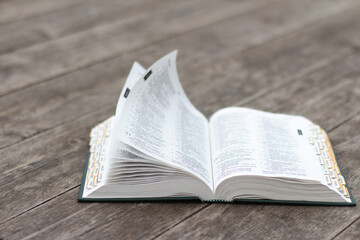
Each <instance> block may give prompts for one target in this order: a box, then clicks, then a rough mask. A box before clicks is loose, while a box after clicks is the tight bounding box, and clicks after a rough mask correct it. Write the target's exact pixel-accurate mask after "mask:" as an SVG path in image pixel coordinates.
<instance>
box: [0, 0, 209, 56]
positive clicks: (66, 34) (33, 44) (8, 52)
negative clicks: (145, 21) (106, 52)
mask: <svg viewBox="0 0 360 240" xmlns="http://www.w3.org/2000/svg"><path fill="white" fill-rule="evenodd" d="M97 1H98V0H93V1H89V2H84V3H82V4H79V5H75V6H73V7H69V8H65V9H60V10H59V11H55V12H52V13H49V14H44V15H40V16H36V17H34V18H37V17H39V18H41V17H44V16H46V15H52V14H56V13H58V12H61V11H63V10H68V9H71V8H78V7H80V6H83V5H89V4H91V3H94V2H97ZM197 1H200V2H201V1H203V0H197ZM179 4H180V3H179V2H176V3H175V4H173V5H168V6H166V7H165V8H162V9H156V10H149V11H145V12H141V13H140V14H138V15H137V16H126V17H124V18H121V17H118V18H115V19H109V20H108V21H106V22H102V23H100V24H95V25H94V26H92V27H89V28H85V29H78V30H77V31H73V32H69V33H65V34H62V35H61V36H59V37H56V38H47V39H44V40H40V41H37V42H35V43H32V44H29V45H26V46H22V47H20V48H17V49H15V50H13V49H9V50H7V51H1V50H0V56H2V55H6V54H11V53H14V52H17V51H20V50H25V49H27V48H31V47H35V46H37V45H41V44H45V43H48V42H51V41H54V40H58V39H62V38H67V37H69V36H72V35H76V34H79V33H83V32H87V31H89V30H91V28H95V27H103V26H106V25H112V24H114V22H122V21H127V20H129V19H135V18H139V16H140V15H141V16H143V15H144V16H147V15H151V14H154V13H157V12H161V11H164V10H168V9H170V8H173V7H176V6H178V5H179ZM26 20H28V19H26ZM21 21H22V20H21ZM14 23H17V22H14ZM11 24H13V23H11ZM7 25H10V24H7ZM1 27H2V26H1V25H0V28H1Z"/></svg>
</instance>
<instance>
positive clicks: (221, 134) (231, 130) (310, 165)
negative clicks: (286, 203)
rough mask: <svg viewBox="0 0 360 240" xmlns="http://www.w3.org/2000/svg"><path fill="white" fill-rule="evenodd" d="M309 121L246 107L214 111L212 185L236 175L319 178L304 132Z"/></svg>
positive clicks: (314, 159)
mask: <svg viewBox="0 0 360 240" xmlns="http://www.w3.org/2000/svg"><path fill="white" fill-rule="evenodd" d="M309 123H311V122H310V121H309V120H307V119H305V118H303V117H300V116H290V115H285V114H274V113H266V112H262V111H257V110H252V109H246V108H236V107H231V108H225V109H222V110H220V111H218V112H216V113H215V114H214V115H213V116H212V117H211V119H210V133H211V148H212V157H213V172H214V183H215V186H217V185H218V184H219V183H220V182H221V181H223V180H225V179H227V178H229V177H232V176H238V175H261V176H275V177H289V178H300V179H307V180H318V181H320V180H321V179H319V178H320V177H319V176H321V174H319V168H318V166H317V165H318V164H317V159H316V155H315V153H314V148H313V147H312V146H311V144H309V143H308V141H307V139H306V136H305V135H307V134H308V131H309V130H308V129H309ZM299 129H300V130H301V132H302V133H303V135H299V134H298V130H299Z"/></svg>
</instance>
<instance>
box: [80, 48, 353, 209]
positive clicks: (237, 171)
mask: <svg viewBox="0 0 360 240" xmlns="http://www.w3.org/2000/svg"><path fill="white" fill-rule="evenodd" d="M176 56H177V51H174V52H172V53H170V54H168V55H166V56H164V57H162V58H161V59H160V60H158V61H157V62H155V63H154V64H153V65H152V66H151V67H150V68H149V69H147V70H146V69H144V68H143V67H142V66H141V65H140V64H138V63H137V62H135V63H134V65H133V67H132V69H131V71H130V74H129V76H128V79H127V81H126V83H125V86H124V87H123V90H122V92H121V95H120V97H119V100H118V103H117V107H116V114H115V116H112V117H110V118H109V119H107V120H105V121H104V122H102V123H100V124H98V125H96V126H95V127H94V128H93V129H92V130H91V133H90V147H89V154H88V159H87V161H86V164H85V170H84V175H83V178H82V183H81V188H80V192H79V200H80V201H131V200H138V201H139V200H140V201H143V200H171V199H175V200H179V199H195V198H196V199H201V200H203V201H224V202H233V201H250V202H254V201H255V202H275V203H276V202H286V203H301V204H326V205H355V201H354V199H353V197H352V195H351V193H350V190H349V188H348V185H347V184H346V181H345V179H344V177H343V174H342V173H341V170H340V168H339V166H338V163H337V161H336V159H335V155H334V152H333V149H332V147H331V143H330V141H329V139H328V136H327V134H326V133H325V131H324V130H323V129H321V128H320V127H319V126H318V125H315V124H314V123H312V122H311V121H310V120H308V119H306V118H304V117H301V116H291V115H286V114H275V113H268V112H263V111H258V110H253V109H248V108H241V107H228V108H224V109H221V110H219V111H217V112H216V113H214V114H213V115H212V116H211V118H210V119H207V118H206V117H205V116H204V115H203V114H202V113H201V112H199V111H198V110H197V109H196V108H195V107H194V106H193V105H192V103H191V102H190V101H189V99H188V97H187V96H186V94H185V92H184V90H183V88H182V86H181V84H180V82H179V78H178V74H177V70H176Z"/></svg>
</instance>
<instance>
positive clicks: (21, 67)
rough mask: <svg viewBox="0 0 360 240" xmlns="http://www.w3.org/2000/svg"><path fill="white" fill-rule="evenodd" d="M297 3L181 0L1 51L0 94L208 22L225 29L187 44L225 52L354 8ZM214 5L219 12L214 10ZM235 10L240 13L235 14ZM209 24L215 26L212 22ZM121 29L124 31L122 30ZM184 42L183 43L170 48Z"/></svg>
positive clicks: (347, 0)
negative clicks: (206, 45) (263, 5)
mask: <svg viewBox="0 0 360 240" xmlns="http://www.w3.org/2000/svg"><path fill="white" fill-rule="evenodd" d="M296 2H297V1H294V0H292V1H277V2H275V3H273V4H271V5H270V6H268V7H266V8H260V9H259V10H254V11H252V12H251V13H247V14H241V13H243V12H244V11H246V10H247V6H248V5H247V4H237V3H234V2H231V1H230V2H224V1H214V2H213V1H211V2H209V3H208V4H206V5H205V6H204V4H201V3H198V2H197V1H196V2H192V1H191V2H188V1H186V2H182V3H181V5H177V7H176V8H173V9H172V10H171V9H166V10H162V11H159V12H158V13H157V14H148V15H147V16H142V17H138V18H135V19H133V20H129V21H115V22H114V23H112V24H107V25H104V26H99V27H96V28H93V29H91V30H89V31H84V32H80V33H78V34H73V35H71V36H69V37H65V38H60V39H56V40H54V41H49V42H45V43H44V44H40V45H36V46H33V47H29V48H26V49H23V50H19V51H16V52H15V53H13V54H5V55H2V56H0V69H1V71H0V73H2V75H1V76H0V79H2V88H1V89H0V95H4V94H7V93H9V92H13V91H15V90H17V89H21V88H24V87H26V86H29V85H33V84H35V83H38V82H41V81H45V80H49V79H51V78H54V77H56V76H59V75H63V74H65V73H69V72H72V71H75V70H77V69H79V68H83V67H86V66H89V65H91V64H94V63H98V62H102V61H104V60H107V59H111V58H114V57H117V56H119V55H122V54H124V53H128V52H131V51H134V50H137V49H140V48H143V47H145V46H149V45H151V44H154V43H156V42H159V41H162V40H166V39H169V38H172V37H175V36H179V35H181V34H184V33H186V32H191V31H194V30H195V29H199V28H201V27H204V26H207V25H211V26H209V27H212V28H211V29H213V30H214V29H224V30H223V32H222V33H223V34H222V35H215V34H214V33H212V32H207V34H204V35H202V36H201V38H199V39H197V40H196V41H195V42H194V41H192V42H191V43H190V44H194V43H198V44H200V45H201V43H203V42H209V44H211V43H212V48H211V50H218V51H219V50H220V49H221V51H220V52H221V53H222V54H228V53H230V52H232V51H234V50H236V49H237V43H238V41H241V39H243V38H246V39H248V42H247V47H250V46H254V45H257V44H259V43H261V42H264V41H266V40H268V38H267V37H268V36H274V35H275V36H276V35H279V34H284V33H286V31H287V30H289V28H290V29H294V28H296V27H302V26H304V25H306V24H310V23H312V22H314V21H316V20H319V19H322V18H324V17H326V16H329V15H332V14H336V13H340V12H343V11H344V10H346V9H350V8H353V7H354V5H355V3H356V1H355V0H344V1H332V0H320V1H316V2H313V1H310V0H306V1H302V3H301V4H300V3H296ZM329 3H332V4H329ZM310 6H311V7H310ZM219 8H221V9H222V11H218V9H219ZM250 8H251V5H250ZM251 9H253V8H251ZM237 15H240V16H238V17H235V16H237ZM225 19H228V21H225ZM304 19H306V20H308V21H304ZM222 20H224V21H222ZM149 22H151V24H149ZM164 22H166V23H167V24H166V27H159V26H162V23H164ZM216 22H218V23H217V24H216ZM179 23H181V24H179ZM214 24H215V25H216V26H212V25H214ZM234 26H236V27H234ZM254 29H256V30H254ZM124 32H126V33H127V34H123V33H124ZM239 32H240V33H239ZM251 36H252V37H251ZM264 37H265V39H264ZM209 39H211V41H209ZM187 45H188V44H187V43H186V42H184V43H182V44H181V45H178V46H173V48H174V47H175V48H176V47H179V46H187ZM207 53H208V51H206V52H201V51H199V53H198V54H197V55H198V56H199V57H202V58H205V57H207ZM215 53H216V52H215Z"/></svg>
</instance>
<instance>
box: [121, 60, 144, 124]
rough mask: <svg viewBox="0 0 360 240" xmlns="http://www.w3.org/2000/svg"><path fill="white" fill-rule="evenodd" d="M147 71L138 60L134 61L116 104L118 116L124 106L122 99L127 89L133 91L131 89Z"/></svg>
mask: <svg viewBox="0 0 360 240" xmlns="http://www.w3.org/2000/svg"><path fill="white" fill-rule="evenodd" d="M145 72H146V69H145V68H144V67H143V66H141V65H140V64H139V63H138V62H134V64H133V65H132V67H131V70H130V73H129V75H128V77H127V79H126V82H125V85H124V87H123V89H122V91H121V94H120V97H119V100H118V103H117V105H116V113H115V115H116V116H118V117H119V115H120V113H121V111H122V109H123V107H124V103H125V101H122V98H123V97H124V95H125V93H126V91H131V89H132V88H133V87H134V85H135V84H136V83H137V82H138V80H139V79H140V78H141V77H142V76H143V75H144V73H145ZM127 94H128V93H127Z"/></svg>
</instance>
